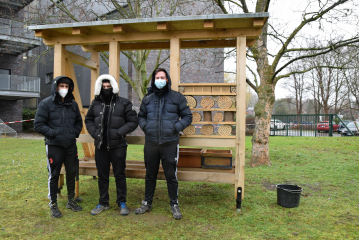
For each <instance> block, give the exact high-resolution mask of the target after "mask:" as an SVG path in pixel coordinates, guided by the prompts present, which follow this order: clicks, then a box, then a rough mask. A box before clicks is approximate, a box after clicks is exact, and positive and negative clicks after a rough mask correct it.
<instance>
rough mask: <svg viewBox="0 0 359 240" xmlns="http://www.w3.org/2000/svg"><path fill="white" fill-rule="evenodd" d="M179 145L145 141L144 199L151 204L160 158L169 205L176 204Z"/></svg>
mask: <svg viewBox="0 0 359 240" xmlns="http://www.w3.org/2000/svg"><path fill="white" fill-rule="evenodd" d="M178 148H179V145H177V144H176V145H174V144H173V145H151V144H148V143H145V147H144V155H145V167H146V178H145V184H146V190H145V201H147V203H148V204H152V200H153V195H154V194H155V189H156V180H157V174H158V169H159V165H160V160H162V167H163V171H164V174H165V176H166V180H167V190H168V196H169V198H170V205H171V206H172V205H175V204H178V181H177V162H178V151H179V149H178Z"/></svg>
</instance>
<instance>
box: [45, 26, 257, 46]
mask: <svg viewBox="0 0 359 240" xmlns="http://www.w3.org/2000/svg"><path fill="white" fill-rule="evenodd" d="M261 32H262V29H260V28H236V29H231V28H229V29H215V30H213V31H208V30H188V31H157V32H151V34H148V32H143V33H142V32H133V33H126V34H117V33H108V34H99V35H93V34H91V35H86V36H66V37H64V36H59V37H56V38H50V39H44V43H45V44H46V45H55V44H58V43H61V44H65V45H89V44H104V43H109V42H112V41H113V42H116V41H120V42H149V41H169V40H170V39H171V38H179V39H181V40H196V39H199V40H204V39H212V40H219V39H227V38H236V37H237V36H249V37H250V36H253V37H258V36H259V35H260V34H261Z"/></svg>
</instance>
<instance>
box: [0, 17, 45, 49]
mask: <svg viewBox="0 0 359 240" xmlns="http://www.w3.org/2000/svg"><path fill="white" fill-rule="evenodd" d="M0 25H1V28H0V54H10V55H19V54H22V53H25V52H27V51H30V50H31V49H34V48H36V47H38V46H40V45H41V40H40V39H39V38H36V37H35V33H34V32H33V31H31V30H28V29H27V26H26V25H25V24H24V23H23V22H18V21H14V20H9V19H4V18H0Z"/></svg>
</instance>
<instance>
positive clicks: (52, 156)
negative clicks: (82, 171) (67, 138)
mask: <svg viewBox="0 0 359 240" xmlns="http://www.w3.org/2000/svg"><path fill="white" fill-rule="evenodd" d="M46 155H47V169H48V170H49V180H48V186H49V195H48V198H49V199H50V204H51V203H56V202H57V188H58V182H59V176H60V172H61V167H62V164H64V165H65V170H66V186H67V197H68V199H73V198H74V197H75V178H76V173H77V171H78V169H79V159H78V156H77V146H76V143H75V144H72V145H71V146H69V147H67V148H65V147H62V146H57V145H46Z"/></svg>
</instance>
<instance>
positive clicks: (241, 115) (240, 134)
mask: <svg viewBox="0 0 359 240" xmlns="http://www.w3.org/2000/svg"><path fill="white" fill-rule="evenodd" d="M236 78H237V97H236V109H237V115H236V122H237V127H236V137H237V138H236V154H235V156H236V160H235V161H236V163H235V165H236V169H235V197H236V196H237V188H238V187H242V198H243V197H244V164H245V137H246V132H245V128H246V117H245V116H246V114H245V113H246V88H247V84H246V37H237V75H236Z"/></svg>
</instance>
